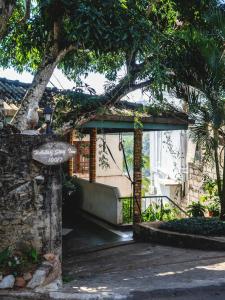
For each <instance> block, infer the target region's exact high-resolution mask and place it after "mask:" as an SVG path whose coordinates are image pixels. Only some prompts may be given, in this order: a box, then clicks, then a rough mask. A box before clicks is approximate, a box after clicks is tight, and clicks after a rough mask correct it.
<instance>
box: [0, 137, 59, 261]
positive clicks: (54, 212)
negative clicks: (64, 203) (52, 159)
mask: <svg viewBox="0 0 225 300" xmlns="http://www.w3.org/2000/svg"><path fill="white" fill-rule="evenodd" d="M53 140H55V138H54V137H49V136H28V135H20V134H11V135H5V136H0V251H1V250H3V249H5V248H6V247H11V248H13V249H20V248H23V247H25V246H28V247H34V248H35V249H37V250H38V251H39V252H40V253H47V252H49V251H51V252H55V253H56V254H59V255H60V254H61V174H60V168H59V167H56V166H54V167H47V166H44V165H42V164H40V163H38V162H36V161H34V160H33V159H32V150H33V149H36V148H38V147H39V146H40V145H42V144H44V143H47V142H50V141H53Z"/></svg>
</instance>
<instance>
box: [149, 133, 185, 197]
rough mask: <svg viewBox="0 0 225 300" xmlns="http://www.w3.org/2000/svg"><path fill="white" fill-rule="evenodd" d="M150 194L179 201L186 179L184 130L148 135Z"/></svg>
mask: <svg viewBox="0 0 225 300" xmlns="http://www.w3.org/2000/svg"><path fill="white" fill-rule="evenodd" d="M149 137H150V160H151V180H152V183H153V186H154V187H155V189H154V188H153V190H152V193H153V194H158V195H166V196H168V197H170V198H172V199H174V200H178V201H180V200H181V199H180V198H181V194H180V192H181V187H182V188H183V189H184V182H185V181H186V177H187V168H186V152H187V132H186V131H184V130H176V131H175V130H174V131H157V132H156V131H155V132H150V133H149Z"/></svg>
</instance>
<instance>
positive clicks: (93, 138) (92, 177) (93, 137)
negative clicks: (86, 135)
mask: <svg viewBox="0 0 225 300" xmlns="http://www.w3.org/2000/svg"><path fill="white" fill-rule="evenodd" d="M96 143H97V129H96V128H93V129H91V133H90V154H89V181H90V182H95V181H96Z"/></svg>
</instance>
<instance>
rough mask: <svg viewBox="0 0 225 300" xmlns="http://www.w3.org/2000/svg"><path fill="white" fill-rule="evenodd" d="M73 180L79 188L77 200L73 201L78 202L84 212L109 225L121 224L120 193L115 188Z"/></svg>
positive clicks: (82, 180) (83, 180)
mask: <svg viewBox="0 0 225 300" xmlns="http://www.w3.org/2000/svg"><path fill="white" fill-rule="evenodd" d="M75 180H76V183H77V185H78V187H79V193H78V194H77V195H78V196H77V197H79V199H74V201H79V203H81V208H82V209H83V210H84V211H86V212H88V213H90V214H92V215H94V216H97V217H99V218H101V219H103V220H105V221H107V222H109V223H112V224H122V221H123V216H122V202H121V201H119V197H120V193H119V190H118V189H117V188H116V187H111V186H108V185H104V184H100V183H90V182H89V181H87V180H85V179H79V178H77V179H75ZM75 197H76V196H75Z"/></svg>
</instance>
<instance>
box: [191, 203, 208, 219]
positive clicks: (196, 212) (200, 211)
mask: <svg viewBox="0 0 225 300" xmlns="http://www.w3.org/2000/svg"><path fill="white" fill-rule="evenodd" d="M187 212H188V213H189V214H190V215H191V216H192V217H204V213H205V206H204V205H203V204H201V203H200V202H199V201H198V202H194V201H193V202H192V203H191V204H190V205H189V206H188V211H187Z"/></svg>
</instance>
